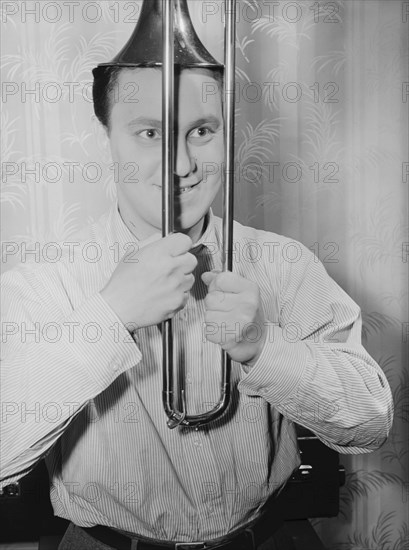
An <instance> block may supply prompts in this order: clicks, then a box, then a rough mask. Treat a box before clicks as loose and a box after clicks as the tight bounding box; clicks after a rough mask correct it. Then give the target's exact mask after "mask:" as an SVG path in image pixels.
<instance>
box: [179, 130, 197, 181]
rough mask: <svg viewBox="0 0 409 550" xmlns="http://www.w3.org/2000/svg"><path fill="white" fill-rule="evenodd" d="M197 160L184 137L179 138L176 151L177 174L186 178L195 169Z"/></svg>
mask: <svg viewBox="0 0 409 550" xmlns="http://www.w3.org/2000/svg"><path fill="white" fill-rule="evenodd" d="M195 166H196V161H195V159H194V158H193V156H192V154H191V152H190V150H189V146H188V144H187V143H186V139H184V137H180V138H179V139H178V140H177V144H176V151H175V174H176V175H177V176H179V178H185V177H186V176H188V175H189V174H190V173H191V172H193V171H194V170H195Z"/></svg>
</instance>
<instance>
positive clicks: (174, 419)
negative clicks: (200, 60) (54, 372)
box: [162, 0, 236, 428]
mask: <svg viewBox="0 0 409 550" xmlns="http://www.w3.org/2000/svg"><path fill="white" fill-rule="evenodd" d="M162 2H163V72H162V98H163V105H162V125H163V143H162V147H163V149H162V158H163V163H162V235H163V236H164V237H166V236H167V235H169V234H170V233H172V232H173V228H174V225H173V222H174V220H173V213H174V202H173V197H174V190H173V174H174V168H173V163H174V147H173V123H174V112H173V105H174V101H173V98H174V82H173V77H174V42H175V41H174V31H175V29H174V20H173V13H174V9H175V0H162ZM185 3H186V0H182V1H179V2H178V4H179V8H180V7H181V6H180V4H185ZM186 8H187V6H186ZM186 12H187V9H186V11H183V13H186ZM179 13H182V11H179ZM225 13H226V21H225V36H224V46H225V48H224V49H225V55H224V85H223V87H224V89H223V95H224V113H225V115H224V132H225V136H224V137H225V158H226V163H225V170H224V179H223V250H222V269H223V271H231V270H232V267H233V263H232V242H233V185H234V181H233V177H234V89H235V36H236V32H235V24H236V0H225ZM187 17H189V15H188V12H187ZM179 23H180V22H179ZM188 23H189V24H187V25H185V28H190V27H191V22H190V18H189V22H188ZM191 28H192V29H193V27H191ZM193 33H194V30H193ZM197 41H199V38H197V37H196V38H195V42H197ZM202 66H203V65H202ZM162 344H163V390H162V400H163V407H164V409H165V413H166V415H167V417H168V421H167V425H168V427H169V428H175V427H176V426H185V427H190V428H198V427H199V426H201V425H204V424H209V423H210V422H212V421H214V420H217V419H218V418H220V417H221V416H222V415H223V414H224V412H225V411H226V409H227V407H228V405H229V401H230V393H231V392H230V373H231V359H230V357H229V356H228V355H227V353H226V352H225V351H224V350H222V358H221V381H220V398H219V401H218V402H217V403H216V405H215V406H214V407H213V408H212V409H211V410H210V411H207V412H204V413H202V414H197V415H190V414H188V413H187V410H186V394H185V387H184V382H183V381H182V384H183V385H182V387H180V388H178V393H179V398H180V399H179V401H180V402H181V410H178V409H177V407H176V404H175V401H176V396H175V391H174V389H173V388H174V380H173V375H174V367H173V348H172V320H171V319H168V320H166V321H164V323H162Z"/></svg>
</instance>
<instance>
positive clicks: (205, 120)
mask: <svg viewBox="0 0 409 550" xmlns="http://www.w3.org/2000/svg"><path fill="white" fill-rule="evenodd" d="M205 124H214V125H215V126H217V127H219V126H220V124H221V120H220V119H219V118H217V117H216V116H214V115H209V116H204V117H200V118H198V119H196V120H194V121H193V122H192V123H191V124H189V126H190V127H191V128H197V127H198V126H204V125H205Z"/></svg>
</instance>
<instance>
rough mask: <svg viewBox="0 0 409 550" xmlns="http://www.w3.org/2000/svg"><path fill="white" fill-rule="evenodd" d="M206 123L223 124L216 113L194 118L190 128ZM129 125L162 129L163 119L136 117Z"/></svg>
mask: <svg viewBox="0 0 409 550" xmlns="http://www.w3.org/2000/svg"><path fill="white" fill-rule="evenodd" d="M205 124H213V125H215V126H216V127H219V126H220V124H221V120H220V119H218V118H217V117H215V116H214V115H209V116H204V117H200V118H198V119H196V120H193V121H192V122H191V123H190V124H189V128H191V129H193V128H197V127H199V126H203V125H205ZM127 126H128V128H131V127H132V126H144V127H145V128H155V129H159V130H160V129H161V128H162V121H161V120H158V119H155V118H147V117H136V118H134V119H132V120H130V121H129V122H128V123H127Z"/></svg>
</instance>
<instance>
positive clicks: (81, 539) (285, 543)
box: [58, 523, 296, 550]
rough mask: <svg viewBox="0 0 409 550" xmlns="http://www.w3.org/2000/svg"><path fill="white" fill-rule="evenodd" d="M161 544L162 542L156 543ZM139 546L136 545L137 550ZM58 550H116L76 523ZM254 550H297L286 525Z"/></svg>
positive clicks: (67, 532) (69, 528) (68, 531)
mask: <svg viewBox="0 0 409 550" xmlns="http://www.w3.org/2000/svg"><path fill="white" fill-rule="evenodd" d="M155 542H156V543H158V544H159V543H160V541H158V540H157V541H155ZM137 548H138V545H137V543H135V548H133V547H132V550H137ZM58 550H116V549H115V548H114V547H113V546H108V545H106V544H104V543H102V542H100V541H99V540H96V539H94V538H93V537H91V536H90V535H89V534H88V533H86V532H85V531H84V530H83V529H81V527H78V526H77V525H75V524H74V523H70V525H69V526H68V528H67V531H66V532H65V534H64V536H63V538H62V540H61V542H60V544H59V546H58ZM254 550H296V548H295V545H294V542H293V539H292V537H291V535H290V533H289V532H288V530H287V528H286V525H285V524H284V525H283V526H282V527H281V528H280V529H279V530H278V531H276V532H275V533H274V534H272V535H271V537H269V538H268V539H267V540H265V541H264V542H263V543H262V544H260V545H258V546H257V548H254Z"/></svg>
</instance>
